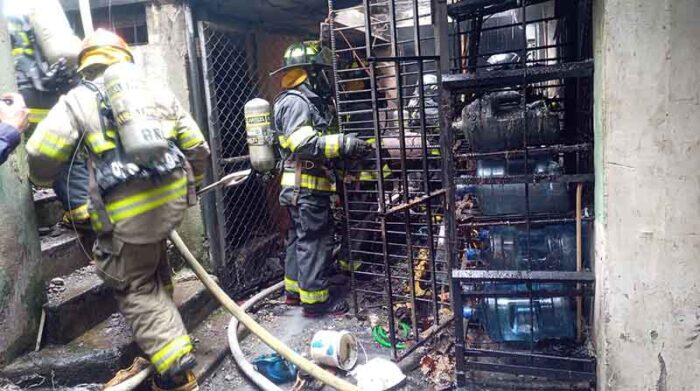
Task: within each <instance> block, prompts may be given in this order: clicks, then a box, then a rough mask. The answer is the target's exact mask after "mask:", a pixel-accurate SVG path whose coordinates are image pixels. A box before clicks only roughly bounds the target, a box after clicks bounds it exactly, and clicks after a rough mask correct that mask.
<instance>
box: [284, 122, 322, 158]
mask: <svg viewBox="0 0 700 391" xmlns="http://www.w3.org/2000/svg"><path fill="white" fill-rule="evenodd" d="M317 134H318V132H316V131H315V130H314V128H312V127H311V126H302V127H300V128H299V129H297V130H295V131H294V132H292V134H290V135H289V136H288V137H286V136H280V137H279V142H280V146H281V147H282V148H284V149H288V150H290V151H292V152H294V151H296V150H297V148H298V147H299V146H300V145H302V144H303V143H305V142H306V141H307V140H308V139H310V138H311V137H313V136H315V135H317Z"/></svg>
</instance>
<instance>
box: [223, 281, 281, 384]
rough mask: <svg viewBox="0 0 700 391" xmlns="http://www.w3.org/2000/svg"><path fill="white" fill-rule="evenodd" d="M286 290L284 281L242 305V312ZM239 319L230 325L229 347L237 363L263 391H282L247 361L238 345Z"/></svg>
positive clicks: (232, 320)
mask: <svg viewBox="0 0 700 391" xmlns="http://www.w3.org/2000/svg"><path fill="white" fill-rule="evenodd" d="M282 288H284V281H280V282H278V283H277V284H275V285H273V286H271V287H269V288H267V289H265V290H263V291H261V292H259V293H258V294H256V295H255V296H253V297H251V298H250V299H248V300H246V302H245V303H243V304H242V305H241V310H243V311H247V310H248V309H250V307H252V306H254V305H255V304H256V303H258V302H259V301H260V300H262V299H264V298H266V297H267V296H269V295H271V294H272V293H274V292H275V291H277V290H279V289H282ZM238 324H239V322H238V319H237V318H236V317H235V316H232V317H231V321H230V322H229V324H228V346H229V348H230V349H231V355H232V356H233V359H234V360H235V361H236V364H237V365H238V368H240V369H241V371H243V373H244V374H245V375H246V376H247V377H248V379H250V380H251V381H252V382H253V383H255V385H256V386H258V387H260V389H261V390H263V391H282V389H281V388H279V387H278V386H277V385H276V384H275V383H273V382H271V381H270V380H269V379H268V378H266V377H265V376H263V375H261V374H260V372H258V371H256V370H255V367H253V365H252V364H251V363H250V362H249V361H248V359H246V357H245V355H244V354H243V351H242V350H241V346H240V344H239V343H238Z"/></svg>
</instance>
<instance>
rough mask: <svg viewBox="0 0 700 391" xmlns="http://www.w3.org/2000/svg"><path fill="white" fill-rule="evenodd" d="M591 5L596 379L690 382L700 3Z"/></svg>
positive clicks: (673, 389)
mask: <svg viewBox="0 0 700 391" xmlns="http://www.w3.org/2000/svg"><path fill="white" fill-rule="evenodd" d="M594 14H595V15H594V19H595V23H594V29H595V36H596V46H595V49H596V52H595V56H596V57H595V61H596V70H595V72H596V76H595V79H596V85H595V97H596V103H595V104H596V108H595V109H596V110H595V116H596V118H595V119H596V144H597V145H596V146H597V150H596V163H597V167H596V170H597V173H596V174H597V181H596V198H597V203H596V214H597V220H596V265H595V266H596V275H597V290H598V292H597V296H596V297H597V304H596V308H597V310H596V312H597V313H596V334H597V335H596V337H597V338H596V339H597V350H598V355H599V357H598V358H599V389H600V390H615V391H625V390H634V391H639V390H660V391H666V390H669V391H681V390H698V389H700V338H698V334H700V259H699V256H700V129H699V124H700V66H698V63H699V62H700V39H698V37H700V23H698V20H700V2H698V1H697V0H675V1H674V0H659V1H644V2H640V1H631V0H597V1H596V3H595V11H594ZM696 338H698V339H696Z"/></svg>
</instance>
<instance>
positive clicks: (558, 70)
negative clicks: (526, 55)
mask: <svg viewBox="0 0 700 391" xmlns="http://www.w3.org/2000/svg"><path fill="white" fill-rule="evenodd" d="M591 75H593V60H592V59H588V60H583V61H574V62H565V63H561V64H556V65H545V66H532V67H527V68H523V69H503V70H495V71H486V70H484V71H479V72H476V73H467V74H455V75H452V74H443V75H442V86H443V87H444V88H445V89H447V90H453V91H454V90H465V89H476V88H488V87H506V86H513V85H518V84H523V83H538V82H543V81H548V80H556V79H566V78H571V77H586V76H591Z"/></svg>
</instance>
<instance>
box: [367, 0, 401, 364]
mask: <svg viewBox="0 0 700 391" xmlns="http://www.w3.org/2000/svg"><path fill="white" fill-rule="evenodd" d="M392 1H393V0H392ZM363 4H364V8H365V23H366V25H367V26H370V25H371V16H370V12H371V10H370V0H363ZM365 40H366V42H367V49H366V56H365V57H367V58H369V57H371V56H372V49H371V47H370V46H371V45H370V42H372V29H371V28H365ZM369 65H370V75H371V79H370V89H371V90H372V100H373V101H376V99H377V93H376V89H377V79H376V72H375V68H374V67H375V65H376V63H374V62H370V64H369ZM372 106H373V108H374V137H375V140H376V142H377V145H382V134H381V132H380V131H379V111H378V110H379V108H378V106H377V105H376V104H373V105H372ZM375 158H376V161H377V165H378V167H379V174H380V175H379V176H378V179H377V190H378V193H379V200H380V202H379V212H380V214H382V215H383V214H384V200H385V196H384V183H383V177H384V176H383V175H382V174H383V168H382V154H381V150H380V148H376V149H375ZM381 231H382V235H381V236H382V242H383V244H382V250H383V253H384V273H385V279H386V285H385V288H386V295H387V302H388V308H389V319H388V322H389V340H390V343H391V346H392V348H391V350H392V355H393V357H394V358H396V357H398V353H397V351H396V325H395V322H394V301H393V297H392V288H391V269H390V263H389V254H388V249H387V235H386V219H385V218H384V217H381Z"/></svg>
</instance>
